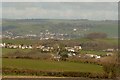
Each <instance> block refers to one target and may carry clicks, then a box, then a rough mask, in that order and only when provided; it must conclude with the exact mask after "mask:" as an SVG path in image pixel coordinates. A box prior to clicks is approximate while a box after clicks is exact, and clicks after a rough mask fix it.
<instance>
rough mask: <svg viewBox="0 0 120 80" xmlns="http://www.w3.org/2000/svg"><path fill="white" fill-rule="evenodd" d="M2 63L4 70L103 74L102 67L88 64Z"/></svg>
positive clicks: (51, 62)
mask: <svg viewBox="0 0 120 80" xmlns="http://www.w3.org/2000/svg"><path fill="white" fill-rule="evenodd" d="M2 61H3V64H2V66H3V68H4V67H7V68H18V69H31V70H41V71H74V72H93V73H94V72H95V73H96V72H97V73H100V72H103V68H102V66H99V65H95V64H87V63H77V62H76V63H75V62H64V61H60V62H56V61H44V60H30V59H6V58H4V59H3V60H2Z"/></svg>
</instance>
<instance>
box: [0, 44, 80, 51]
mask: <svg viewBox="0 0 120 80" xmlns="http://www.w3.org/2000/svg"><path fill="white" fill-rule="evenodd" d="M0 47H1V48H9V49H33V48H36V49H41V50H42V51H45V52H49V51H52V50H54V47H52V46H46V45H45V46H44V45H38V46H33V45H24V44H19V45H16V44H12V43H0ZM59 48H60V47H59V46H58V49H59ZM65 49H66V51H68V52H73V53H74V52H76V51H78V50H81V49H82V47H81V46H74V47H65Z"/></svg>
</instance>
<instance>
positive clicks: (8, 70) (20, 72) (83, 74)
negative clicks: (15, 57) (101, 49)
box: [2, 68, 108, 79]
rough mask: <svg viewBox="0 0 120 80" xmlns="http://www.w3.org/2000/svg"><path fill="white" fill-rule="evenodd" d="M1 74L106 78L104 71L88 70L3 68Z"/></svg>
mask: <svg viewBox="0 0 120 80" xmlns="http://www.w3.org/2000/svg"><path fill="white" fill-rule="evenodd" d="M2 73H3V75H31V76H55V77H87V78H99V79H107V78H108V74H106V73H90V72H56V71H38V70H24V69H21V70H20V69H11V68H3V70H2Z"/></svg>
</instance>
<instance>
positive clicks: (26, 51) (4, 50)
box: [2, 48, 31, 55]
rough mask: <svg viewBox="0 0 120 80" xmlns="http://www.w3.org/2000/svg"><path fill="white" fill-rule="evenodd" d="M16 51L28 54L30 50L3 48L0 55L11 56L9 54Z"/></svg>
mask: <svg viewBox="0 0 120 80" xmlns="http://www.w3.org/2000/svg"><path fill="white" fill-rule="evenodd" d="M16 51H20V52H21V53H22V52H23V53H28V52H30V51H31V50H30V49H24V50H23V49H8V48H3V49H2V55H6V54H11V53H14V52H16Z"/></svg>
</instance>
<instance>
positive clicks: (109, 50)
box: [106, 48, 114, 52]
mask: <svg viewBox="0 0 120 80" xmlns="http://www.w3.org/2000/svg"><path fill="white" fill-rule="evenodd" d="M106 51H107V52H113V51H114V49H112V48H109V49H107V50H106Z"/></svg>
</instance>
